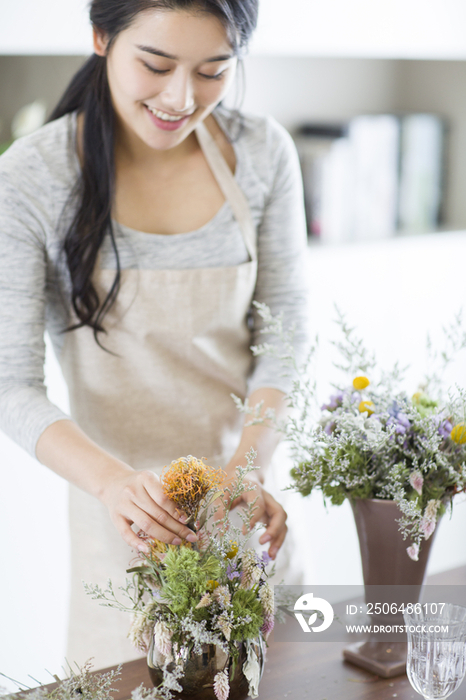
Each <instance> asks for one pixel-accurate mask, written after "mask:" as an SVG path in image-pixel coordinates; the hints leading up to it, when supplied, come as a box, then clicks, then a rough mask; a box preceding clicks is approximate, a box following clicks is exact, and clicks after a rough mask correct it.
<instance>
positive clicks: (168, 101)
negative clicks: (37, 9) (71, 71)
mask: <svg viewBox="0 0 466 700" xmlns="http://www.w3.org/2000/svg"><path fill="white" fill-rule="evenodd" d="M94 46H95V50H96V53H98V54H99V55H105V53H106V37H105V36H102V35H99V34H98V32H95V33H94ZM235 69H236V57H235V55H234V53H233V50H232V47H231V45H230V43H229V41H228V38H227V35H226V32H225V29H224V27H223V26H222V24H221V22H220V21H219V20H218V19H217V18H216V17H214V16H213V15H208V14H204V13H196V14H192V13H189V12H186V11H178V10H160V9H155V10H149V11H147V12H143V13H141V14H139V15H138V16H137V17H136V19H135V21H134V22H133V23H132V24H131V25H130V26H129V27H128V28H127V29H125V30H124V31H122V32H121V33H120V34H119V35H118V36H117V38H116V39H115V41H114V43H113V44H112V46H111V47H110V50H109V52H108V55H107V73H108V82H109V86H110V92H111V95H112V100H113V105H114V108H115V111H116V114H117V117H118V123H119V127H120V129H122V134H123V137H124V138H129V140H130V143H131V142H133V143H134V139H135V138H136V140H137V139H139V140H140V141H142V142H143V143H144V144H146V145H147V146H149V147H150V148H153V149H159V150H167V149H169V148H173V147H175V146H177V145H178V144H180V143H181V142H182V141H184V139H186V137H187V136H188V135H189V134H191V133H192V132H193V130H194V128H195V127H196V125H197V124H198V123H199V122H201V121H202V120H204V119H205V118H206V117H207V116H208V115H209V114H210V113H211V112H212V111H213V109H214V108H215V107H216V105H217V104H218V103H219V102H220V101H221V100H222V99H223V97H224V96H225V94H226V93H227V91H228V89H229V87H230V85H231V83H232V81H233V78H234V74H235Z"/></svg>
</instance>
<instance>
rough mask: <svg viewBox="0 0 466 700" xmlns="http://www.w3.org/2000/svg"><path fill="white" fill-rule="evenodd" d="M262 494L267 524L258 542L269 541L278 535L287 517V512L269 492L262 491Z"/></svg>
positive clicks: (264, 542)
mask: <svg viewBox="0 0 466 700" xmlns="http://www.w3.org/2000/svg"><path fill="white" fill-rule="evenodd" d="M262 495H263V499H264V503H265V510H266V513H267V516H268V524H267V528H266V531H265V532H264V534H263V535H262V536H261V537H260V540H259V542H260V543H261V544H266V542H271V541H272V540H276V539H277V538H279V537H280V535H281V533H282V531H283V530H284V528H286V525H285V522H286V519H287V514H286V512H285V510H284V509H283V508H282V506H281V505H280V504H279V503H278V502H277V501H276V500H275V498H274V497H273V496H272V495H271V494H270V493H268V492H267V491H263V492H262ZM285 531H286V530H285Z"/></svg>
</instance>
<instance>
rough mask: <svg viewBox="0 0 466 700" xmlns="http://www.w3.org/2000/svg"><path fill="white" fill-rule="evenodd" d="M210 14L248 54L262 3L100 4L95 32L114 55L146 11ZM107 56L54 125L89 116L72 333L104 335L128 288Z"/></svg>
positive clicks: (93, 63)
mask: <svg viewBox="0 0 466 700" xmlns="http://www.w3.org/2000/svg"><path fill="white" fill-rule="evenodd" d="M157 8H160V9H164V10H186V11H196V12H205V13H207V14H211V15H214V16H215V17H217V18H218V19H219V20H220V21H221V22H222V24H223V26H224V27H225V30H226V32H227V36H228V39H229V41H230V43H231V46H232V48H233V50H234V51H235V53H237V54H238V53H240V51H241V49H243V48H244V47H245V46H246V45H247V43H248V40H249V38H250V36H251V33H252V32H253V30H254V28H255V26H256V23H257V12H258V0H92V2H91V4H90V19H91V23H92V25H93V27H94V28H95V29H96V30H98V31H99V32H101V33H103V34H104V35H105V37H106V39H107V54H108V51H109V50H110V48H111V46H112V44H113V43H114V41H115V39H116V38H117V36H118V34H119V33H120V32H122V31H123V30H124V29H127V28H128V27H129V26H130V25H131V23H132V22H133V21H134V19H135V18H136V16H137V15H139V14H140V13H141V12H144V11H146V10H151V9H157ZM106 61H107V59H106V57H105V56H98V55H96V54H94V55H93V56H91V58H89V59H88V60H87V61H86V63H85V64H84V65H83V66H82V68H81V69H80V70H79V71H78V72H77V73H76V75H75V76H74V77H73V79H72V80H71V82H70V84H69V85H68V87H67V89H66V90H65V93H64V95H63V96H62V98H61V100H60V101H59V103H58V104H57V106H56V107H55V109H54V111H53V112H52V114H51V116H50V119H49V121H53V120H54V119H59V118H60V117H62V116H64V115H65V114H69V113H70V112H75V111H77V112H79V113H82V114H83V117H84V129H83V135H82V175H81V179H80V181H79V183H78V192H77V196H78V206H77V210H76V213H75V215H74V218H73V220H72V222H71V224H70V226H69V228H68V231H67V233H66V235H65V239H64V246H63V247H64V253H65V256H66V263H67V266H68V270H69V274H70V279H71V286H72V294H71V302H72V306H73V309H74V312H75V314H76V316H77V318H78V322H77V323H76V324H75V325H73V326H71V327H70V328H68V330H73V329H75V328H80V327H81V326H90V327H91V328H92V329H93V330H94V336H95V338H96V340H97V333H98V332H99V331H103V330H104V329H103V326H102V320H103V318H104V316H105V314H106V312H107V311H108V309H109V308H110V307H111V305H112V304H113V302H114V301H115V299H116V296H117V294H118V290H119V287H120V261H119V257H118V249H117V245H116V241H115V235H114V231H113V226H112V216H111V215H112V205H113V197H114V189H115V161H114V138H115V114H114V110H113V106H112V99H111V95H110V89H109V86H108V80H107V64H106ZM107 235H108V236H109V237H110V240H111V244H112V247H113V250H114V253H115V258H116V274H115V278H114V281H113V284H112V287H111V288H110V290H109V292H108V294H107V296H106V298H105V299H104V300H103V301H101V300H100V299H99V297H98V294H97V291H96V289H95V287H94V285H93V283H92V273H93V270H94V267H95V263H96V260H97V255H98V252H99V249H100V246H101V245H102V242H103V240H104V238H105V236H107Z"/></svg>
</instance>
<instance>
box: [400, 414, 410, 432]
mask: <svg viewBox="0 0 466 700" xmlns="http://www.w3.org/2000/svg"><path fill="white" fill-rule="evenodd" d="M396 420H397V421H398V423H400V425H403V426H404V427H405V428H410V427H411V423H410V421H409V418H408V416H407V415H406V414H405V413H401V412H400V413H397V414H396Z"/></svg>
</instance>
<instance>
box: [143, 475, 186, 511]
mask: <svg viewBox="0 0 466 700" xmlns="http://www.w3.org/2000/svg"><path fill="white" fill-rule="evenodd" d="M138 477H139V481H140V486H141V487H142V488H143V489H144V490H145V491H147V493H148V494H149V496H150V498H151V499H152V500H153V501H155V502H156V503H158V504H159V505H160V506H161V507H162V508H163V509H164V510H166V511H167V513H169V514H170V515H171V516H172V518H173V519H174V520H179V521H181V519H182V518H183V517H184V518H186V513H183V511H182V510H181V508H179V507H178V506H177V505H176V503H174V502H173V501H172V500H171V499H170V498H168V496H167V494H166V493H165V491H164V489H163V485H162V482H161V480H160V477H158V476H157V475H156V474H154V472H151V471H150V470H148V469H146V470H143V471H140V472H138Z"/></svg>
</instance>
